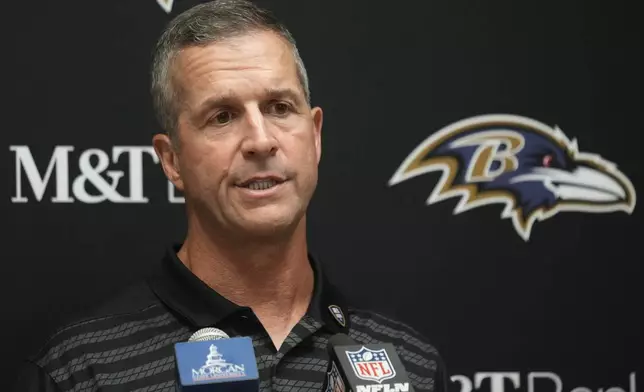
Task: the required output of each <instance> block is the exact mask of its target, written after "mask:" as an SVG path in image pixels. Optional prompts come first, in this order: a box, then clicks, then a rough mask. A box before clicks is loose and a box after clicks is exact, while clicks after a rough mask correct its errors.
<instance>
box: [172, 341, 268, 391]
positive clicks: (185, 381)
mask: <svg viewBox="0 0 644 392" xmlns="http://www.w3.org/2000/svg"><path fill="white" fill-rule="evenodd" d="M174 350H175V360H176V371H177V384H178V387H179V391H181V392H189V391H191V392H206V391H221V392H224V391H225V392H233V391H234V392H256V391H258V390H259V374H258V371H257V363H256V362H255V350H254V349H253V342H252V340H251V339H250V338H248V337H240V338H230V337H228V335H227V334H226V333H225V332H224V331H222V330H220V329H217V328H204V329H201V330H199V331H197V332H195V333H194V334H193V335H192V336H191V337H190V339H189V340H188V342H182V343H176V344H175V346H174Z"/></svg>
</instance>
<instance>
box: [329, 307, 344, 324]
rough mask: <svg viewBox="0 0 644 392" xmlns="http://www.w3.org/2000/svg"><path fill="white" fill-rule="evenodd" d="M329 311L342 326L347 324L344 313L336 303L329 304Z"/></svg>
mask: <svg viewBox="0 0 644 392" xmlns="http://www.w3.org/2000/svg"><path fill="white" fill-rule="evenodd" d="M329 311H330V312H331V315H332V316H333V318H334V319H335V321H337V322H338V324H340V325H341V326H343V327H346V326H347V321H346V319H345V318H344V313H343V312H342V309H341V308H340V307H339V306H338V305H331V306H329Z"/></svg>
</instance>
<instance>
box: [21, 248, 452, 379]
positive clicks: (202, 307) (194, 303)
mask: <svg viewBox="0 0 644 392" xmlns="http://www.w3.org/2000/svg"><path fill="white" fill-rule="evenodd" d="M178 248H179V246H178V245H177V246H175V247H173V248H170V249H168V251H167V254H166V256H165V257H164V258H163V260H162V261H161V263H160V265H159V266H158V268H157V269H156V270H155V271H153V272H152V274H151V276H150V277H149V278H148V279H146V280H145V281H143V282H141V283H140V284H138V285H135V286H133V287H130V288H129V289H127V290H125V291H124V292H123V293H121V294H120V295H119V296H118V297H116V298H113V299H111V300H110V301H108V302H107V303H105V304H104V305H103V306H101V307H100V308H99V309H97V310H96V311H95V312H94V313H93V314H92V315H89V316H87V317H85V318H83V319H82V320H80V321H77V322H74V323H71V324H69V325H66V326H64V327H62V328H60V329H59V330H58V331H56V332H55V333H54V334H53V336H52V337H51V338H50V339H49V340H48V341H47V343H46V344H45V345H44V347H43V348H42V349H41V350H40V351H39V352H38V353H37V355H35V356H34V357H32V358H30V359H29V360H28V361H27V363H26V365H25V367H24V371H23V373H22V376H21V377H20V379H19V380H18V383H17V385H16V386H15V389H14V390H15V391H16V392H18V391H20V392H32V391H33V392H35V391H39V392H52V391H56V392H64V391H102V392H117V391H119V392H120V391H137V392H153V391H154V392H162V391H164V392H165V391H167V392H170V391H175V390H176V381H175V368H174V367H175V362H174V344H175V343H177V342H183V341H187V340H188V338H189V337H190V335H191V334H192V333H193V332H195V331H196V330H198V329H200V328H204V327H216V328H219V329H221V330H223V331H225V332H226V333H227V334H228V335H229V336H231V337H235V336H249V337H251V338H252V340H253V346H254V349H255V355H256V359H257V366H258V370H259V376H260V379H261V380H260V390H262V391H320V390H321V389H322V386H323V384H324V380H325V376H326V371H327V366H328V355H327V352H326V346H327V341H328V338H329V337H331V336H332V335H334V334H336V333H338V332H342V333H346V334H348V335H349V336H350V337H351V338H353V339H354V340H355V341H357V342H359V343H363V344H369V343H381V342H390V343H393V344H394V345H395V347H396V349H397V352H398V354H399V356H400V358H401V360H402V362H403V364H404V366H405V368H406V370H407V373H408V375H409V378H410V379H411V381H412V384H413V385H414V388H415V389H416V390H417V391H436V392H445V391H446V383H447V380H446V373H445V369H444V367H443V364H442V361H441V358H440V357H439V354H438V352H437V351H436V349H435V348H434V347H433V346H432V345H430V344H429V343H428V342H427V341H426V340H425V339H423V338H422V337H421V336H420V335H419V334H418V333H417V332H415V331H414V330H413V329H411V328H410V327H408V326H406V325H404V324H402V323H400V322H396V321H393V320H391V319H388V318H386V317H383V316H381V315H379V314H377V313H374V312H370V311H365V310H357V309H354V308H352V307H350V306H348V304H347V303H346V302H345V301H344V299H343V298H342V296H341V295H340V293H339V291H338V290H337V289H336V288H334V287H333V286H332V285H331V284H330V282H329V281H328V280H327V279H326V278H325V276H324V274H323V272H322V266H321V263H319V262H318V261H316V260H315V259H314V258H313V257H310V261H311V264H312V267H313V270H314V277H315V283H314V292H313V296H312V299H311V304H310V306H309V309H308V311H307V313H306V314H305V316H304V317H303V318H302V319H301V320H300V321H299V323H298V324H297V325H296V326H295V327H294V328H293V330H292V331H291V332H290V334H289V335H288V337H287V338H286V340H285V341H284V343H283V344H282V346H281V347H280V349H279V350H278V351H277V350H276V349H275V346H274V344H273V342H272V341H271V339H270V337H269V336H268V334H267V333H266V331H265V329H264V327H263V326H262V325H261V323H260V322H259V320H258V319H257V317H256V316H255V314H254V313H253V311H252V310H251V309H250V308H248V307H242V306H238V305H236V304H234V303H232V302H230V301H228V300H227V299H226V298H224V297H222V296H221V295H219V294H217V293H216V292H215V291H214V290H212V289H211V288H210V287H208V286H207V285H206V284H205V283H204V282H203V281H201V280H200V279H199V278H197V277H196V276H195V275H194V274H192V272H191V271H190V270H189V269H188V268H187V267H186V266H185V265H184V264H183V263H182V262H181V261H180V260H179V259H178V258H177V256H176V251H177V250H178Z"/></svg>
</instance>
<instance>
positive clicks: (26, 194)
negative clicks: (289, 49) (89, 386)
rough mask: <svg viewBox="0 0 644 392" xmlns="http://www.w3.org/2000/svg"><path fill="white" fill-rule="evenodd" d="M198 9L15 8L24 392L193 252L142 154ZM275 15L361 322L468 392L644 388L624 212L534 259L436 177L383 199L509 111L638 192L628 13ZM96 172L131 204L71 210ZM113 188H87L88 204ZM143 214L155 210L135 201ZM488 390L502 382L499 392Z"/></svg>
mask: <svg viewBox="0 0 644 392" xmlns="http://www.w3.org/2000/svg"><path fill="white" fill-rule="evenodd" d="M195 3H196V1H195V2H187V1H179V0H176V1H175V4H174V6H173V10H172V12H171V13H170V14H168V13H166V12H164V11H163V10H162V8H161V7H160V6H159V5H158V4H157V3H156V2H155V1H154V0H137V1H101V2H90V1H81V0H67V1H64V2H51V1H45V0H33V1H28V2H14V3H13V4H6V5H3V8H4V9H3V16H4V18H3V19H4V20H5V21H4V22H3V28H4V29H6V30H7V31H6V34H4V35H3V36H4V39H5V40H6V44H5V48H4V50H3V55H2V58H3V60H4V61H3V63H5V65H8V67H9V70H8V72H7V71H5V72H7V73H6V75H5V76H7V81H6V83H8V84H9V85H10V86H11V87H10V88H9V89H8V90H6V89H5V90H4V91H5V98H8V101H9V102H10V105H9V107H6V109H5V110H6V112H5V113H3V117H4V119H5V121H3V124H4V127H3V132H2V135H3V137H2V144H3V145H4V146H1V148H0V160H1V162H3V166H2V168H3V170H2V176H3V177H4V179H3V181H0V183H1V186H2V188H1V189H0V195H2V197H1V201H0V206H1V207H0V208H1V214H2V215H1V216H2V220H1V222H2V229H3V233H4V235H3V238H4V263H3V264H2V285H0V287H1V288H2V305H3V306H2V307H3V312H2V314H3V317H4V321H5V322H4V323H3V330H2V332H3V336H4V338H5V340H6V341H7V342H6V343H5V344H4V347H5V349H4V353H3V355H2V358H3V359H2V361H3V366H2V369H3V372H4V373H5V376H6V377H7V378H9V379H12V378H13V376H14V373H15V370H16V366H17V365H18V361H19V359H20V358H21V357H22V356H23V355H26V353H28V352H29V351H31V350H33V349H35V348H37V347H38V346H40V345H41V344H42V343H43V341H44V339H45V338H46V337H47V334H48V333H49V332H51V330H52V328H54V327H55V326H56V325H58V324H59V323H60V322H61V321H62V320H64V319H66V318H67V317H69V316H70V315H72V314H75V313H78V312H82V311H83V310H84V309H86V308H87V307H90V306H92V305H93V304H95V303H96V302H97V301H98V300H99V299H101V298H103V297H105V296H106V295H109V294H110V293H113V292H114V291H116V290H118V289H119V288H121V287H123V286H124V285H126V284H128V283H129V282H131V281H132V280H134V279H136V278H137V276H139V275H140V274H141V273H143V272H144V271H145V270H146V268H147V267H148V266H149V265H150V264H151V263H153V262H156V260H157V259H158V258H159V257H160V256H161V254H162V252H163V246H164V245H165V244H167V243H168V242H169V241H175V240H180V239H181V238H182V236H183V234H184V229H185V225H184V221H183V219H184V217H183V212H182V208H183V206H182V204H180V203H176V202H172V201H171V200H170V198H169V191H168V187H167V182H166V181H165V178H164V177H163V175H162V172H161V170H160V167H159V165H158V164H157V163H155V161H154V160H153V158H152V155H150V154H148V153H147V152H145V151H144V152H142V153H140V152H137V151H141V149H145V148H149V146H150V138H151V135H152V134H153V133H155V132H157V130H158V128H157V125H156V123H155V121H154V119H153V116H152V112H151V105H150V99H149V96H148V75H147V72H148V65H149V58H150V49H151V46H152V44H153V42H154V40H155V39H156V37H157V36H158V34H159V32H160V30H161V29H162V26H163V25H164V23H166V22H167V21H168V20H169V19H170V17H171V16H172V15H174V14H176V13H177V12H179V11H181V10H183V9H185V8H187V7H188V6H190V5H192V4H195ZM261 4H264V5H267V6H269V7H270V8H271V9H272V10H274V11H275V12H276V13H277V14H278V15H279V16H280V17H281V18H282V19H283V20H284V21H285V22H286V23H287V25H288V26H289V27H290V29H291V30H292V32H293V33H294V35H295V37H296V39H297V40H298V44H299V46H300V51H301V53H302V55H303V58H304V61H305V63H306V65H307V68H308V71H309V75H310V78H311V87H312V98H313V101H314V103H315V104H316V105H320V106H322V107H323V109H324V110H325V124H324V129H323V159H322V164H321V168H320V185H319V187H318V191H317V193H316V195H315V197H314V200H313V203H312V206H311V210H310V214H309V217H310V218H309V226H310V243H311V246H312V248H313V250H314V251H315V252H316V253H318V254H319V255H320V256H321V258H322V259H323V261H324V262H325V263H326V264H327V265H328V269H329V271H330V274H331V275H332V277H333V278H334V279H335V280H336V281H337V282H338V284H339V285H340V286H342V287H344V288H345V289H346V290H347V291H348V293H349V294H350V296H351V298H352V299H353V301H354V302H355V303H357V304H359V305H363V306H368V307H371V308H374V309H376V310H379V311H381V312H383V313H385V314H389V315H391V316H395V317H398V318H399V319H402V320H403V321H406V322H408V323H409V324H411V325H413V326H415V327H416V328H417V329H418V330H420V331H421V332H423V333H424V334H426V335H427V336H428V337H429V338H430V340H431V341H432V342H433V344H434V345H436V346H437V347H438V348H439V349H440V351H441V352H442V354H443V356H444V357H445V359H446V361H447V364H448V367H449V371H450V374H451V375H453V376H454V379H455V380H456V381H455V382H454V383H453V384H452V387H453V388H454V391H461V390H462V391H463V392H469V391H470V390H476V389H477V388H478V389H480V390H482V391H486V392H487V391H491V392H502V391H501V388H503V387H505V389H506V390H513V389H514V388H515V387H517V388H518V389H519V390H522V391H529V385H528V379H529V377H530V374H532V377H534V376H535V372H541V373H547V374H548V375H549V377H550V378H547V377H546V376H545V375H544V374H541V375H539V374H536V376H537V380H538V381H536V383H535V385H536V389H535V390H537V391H552V392H563V391H566V392H568V391H572V389H573V388H575V387H579V386H582V387H587V388H589V390H590V391H599V390H600V389H603V391H604V392H619V391H617V390H615V389H613V390H611V391H607V389H608V388H610V387H620V388H622V389H624V391H627V392H635V389H636V388H632V385H633V383H632V380H635V379H636V378H637V377H640V379H637V381H639V384H640V385H641V383H642V382H643V381H641V375H642V372H643V371H644V366H643V364H644V360H642V354H641V352H642V349H643V348H644V337H643V336H642V331H643V330H644V323H643V316H642V314H643V313H644V312H643V309H644V306H643V303H644V300H643V299H642V298H644V295H643V294H644V289H643V288H642V283H641V281H642V272H643V268H642V261H643V260H642V259H643V257H642V251H641V240H642V238H643V235H642V234H643V229H644V221H643V219H642V212H641V209H640V208H639V206H637V205H636V206H635V208H634V211H633V212H632V214H628V213H625V212H612V213H601V214H594V213H584V212H561V213H559V214H557V215H555V216H554V217H552V218H550V219H548V220H545V221H543V222H537V223H536V224H535V225H534V227H533V230H532V233H531V236H530V238H529V240H528V241H525V240H524V239H522V238H521V237H520V236H519V235H517V232H516V231H515V230H514V228H513V226H512V223H511V222H510V221H509V220H507V219H501V218H500V214H501V211H502V209H503V208H502V206H501V205H498V204H497V205H490V206H484V207H481V208H476V209H472V210H470V211H467V212H464V213H462V214H457V215H455V214H454V213H453V210H454V207H455V206H456V205H457V202H458V198H452V199H448V200H445V201H442V202H440V203H437V204H433V205H430V206H427V205H426V204H425V200H426V199H427V197H428V196H429V194H430V193H431V191H432V190H433V189H434V187H435V185H436V183H437V181H438V180H439V178H440V176H439V174H438V173H429V174H426V175H423V176H419V177H416V178H414V179H410V180H408V181H406V182H404V183H401V184H399V185H396V186H393V187H390V186H389V185H388V181H389V179H390V178H391V176H392V175H393V174H394V172H395V171H396V169H397V168H398V167H399V165H400V164H401V163H402V161H403V160H404V159H405V158H406V157H407V155H408V154H409V153H410V152H411V151H412V150H413V149H414V148H415V147H416V146H417V145H418V144H419V143H421V142H422V141H423V140H424V139H425V138H426V137H428V136H430V135H432V134H433V133H435V132H437V131H438V130H439V129H441V128H443V127H444V126H446V125H448V124H451V123H453V122H455V121H458V120H462V119H465V118H469V117H472V116H475V115H484V114H490V113H507V114H514V115H518V116H525V117H529V118H532V119H535V120H537V121H540V122H543V123H544V124H546V125H548V126H555V125H556V126H559V127H561V129H562V130H563V131H564V132H565V133H566V135H568V136H569V137H570V138H573V137H574V138H577V139H578V142H579V148H580V150H582V151H588V152H592V153H596V154H599V155H601V156H602V157H605V158H606V159H608V160H609V161H611V162H614V163H616V164H617V165H618V168H619V169H620V170H621V171H622V172H623V173H624V175H625V176H627V177H628V178H629V179H630V181H631V182H632V184H633V186H634V189H635V191H638V190H641V189H642V187H643V186H644V170H643V168H644V158H642V155H641V154H640V151H641V148H642V145H643V144H642V141H641V140H642V132H643V131H644V129H643V127H642V121H641V113H642V108H643V106H642V105H643V104H644V99H643V95H644V84H643V83H642V70H643V69H644V63H643V61H642V56H641V55H642V51H643V48H644V46H643V45H642V44H643V40H642V37H643V36H644V34H643V33H644V31H643V30H644V29H643V28H642V23H641V13H639V11H638V10H637V9H636V6H635V4H636V3H635V2H632V3H627V2H619V1H613V2H600V1H585V2H572V1H559V2H551V3H544V2H504V3H500V2H474V1H471V2H454V1H450V2H438V1H423V2H421V1H412V0H398V1H396V2H389V1H386V2H381V3H378V2H374V1H369V0H353V1H346V0H344V1H339V0H336V1H331V0H325V1H318V0H315V1H312V0H307V1H277V0H275V1H270V2H269V1H263V2H261ZM627 4H628V5H627ZM65 146H68V147H65ZM119 148H120V149H121V150H122V151H124V152H121V155H120V157H119V159H118V160H113V155H114V151H115V150H116V151H118V150H119ZM90 149H96V150H90ZM137 149H138V150H137ZM86 150H90V152H89V153H85V155H84V157H85V158H82V156H83V152H84V151H86ZM88 154H89V155H93V156H94V157H93V158H89V161H88V162H86V163H85V166H83V164H82V163H80V162H81V161H82V160H83V159H86V158H87V157H88V156H89V155H88ZM52 156H53V157H54V159H53V160H52ZM137 157H141V159H142V160H141V161H140V162H141V165H140V167H139V166H137V165H136V159H137ZM128 158H129V159H128ZM66 159H67V160H66ZM100 159H105V160H106V164H107V165H108V167H107V168H106V171H103V172H102V173H101V175H102V176H103V177H102V178H103V179H105V181H110V180H109V178H108V177H107V175H106V174H107V171H110V170H111V171H121V172H123V174H124V176H123V178H122V179H121V180H120V182H119V186H118V188H117V191H118V192H119V194H121V195H125V196H130V199H131V200H130V202H119V200H117V199H116V198H115V196H116V195H117V194H116V193H113V194H110V192H109V190H105V189H103V191H102V192H99V191H100V189H94V190H93V192H94V193H93V194H94V195H98V196H101V195H103V196H104V197H103V200H102V201H101V200H99V201H101V202H95V203H88V202H87V201H88V199H87V198H83V195H82V194H79V193H78V192H74V185H73V184H74V180H76V179H78V177H79V176H81V175H87V174H88V172H87V168H88V167H87V164H88V163H89V165H90V166H92V167H96V165H97V163H100V162H98V160H100ZM108 161H109V164H108V163H107V162H108ZM30 162H33V163H34V167H32V168H31V172H32V177H31V178H28V174H27V173H26V172H27V171H29V170H30V167H29V163H30ZM50 162H53V163H55V165H52V166H51V169H52V170H51V176H50V177H49V178H46V177H45V174H46V173H47V169H48V165H49V164H50ZM79 165H80V166H79ZM36 170H37V171H38V174H39V175H40V177H41V180H42V178H43V177H44V180H42V181H43V182H42V184H40V186H41V188H42V191H43V193H42V195H40V196H42V197H41V198H40V200H38V197H37V196H39V194H38V190H39V189H38V188H39V184H38V178H36V177H34V175H33V174H34V173H35V171H36ZM100 171H101V170H99V172H100ZM89 175H90V177H91V173H89ZM81 180H82V178H81ZM91 180H93V181H94V182H91ZM99 180H100V179H98V180H97V179H96V178H94V177H91V178H90V182H89V183H87V184H85V185H87V187H86V188H83V184H82V183H79V184H78V185H77V186H78V187H79V190H83V189H87V190H88V191H89V192H90V193H91V192H92V185H91V184H97V183H98V182H97V181H99ZM30 181H31V182H30ZM66 181H67V182H66ZM130 181H132V186H130ZM98 184H99V186H100V183H98ZM139 191H140V192H143V193H142V194H140V195H139V194H138V193H137V192H139ZM106 195H107V196H110V197H107V196H106ZM142 196H145V197H147V198H148V200H147V202H131V201H132V200H135V201H136V199H137V197H138V198H139V199H140V198H141V197H142ZM176 196H180V195H176ZM52 198H56V199H55V200H52ZM66 198H67V199H74V201H73V202H60V201H61V200H64V199H66ZM83 200H85V202H84V201H83ZM121 201H123V200H121ZM477 373H478V376H475V375H476V374H477ZM482 373H495V374H497V375H496V376H494V377H497V378H498V377H501V375H500V373H507V374H506V376H507V377H506V379H505V382H503V383H500V384H499V385H493V384H494V383H491V378H490V377H491V376H490V375H489V374H487V375H486V374H482ZM477 377H478V378H480V380H478V382H477V380H476V379H477ZM512 377H517V378H518V379H517V380H516V381H514V384H513V381H511V379H512ZM539 377H541V378H539ZM629 377H630V378H629ZM556 378H558V379H559V380H560V381H561V382H562V385H561V389H559V388H558V387H557V384H556V382H554V381H553V379H556ZM481 380H482V382H481ZM469 382H471V383H472V384H471V385H468V383H469ZM640 389H641V386H640ZM585 391H587V390H585V389H584V390H577V391H576V392H585Z"/></svg>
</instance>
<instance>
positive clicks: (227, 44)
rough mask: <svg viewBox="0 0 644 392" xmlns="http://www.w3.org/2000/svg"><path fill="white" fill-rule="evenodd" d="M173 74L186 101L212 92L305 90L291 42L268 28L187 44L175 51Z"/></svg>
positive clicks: (228, 93)
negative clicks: (177, 51) (206, 42)
mask: <svg viewBox="0 0 644 392" xmlns="http://www.w3.org/2000/svg"><path fill="white" fill-rule="evenodd" d="M172 74H173V85H174V86H175V88H176V89H177V90H178V91H177V92H180V93H181V96H182V99H183V100H184V101H187V102H185V103H192V104H196V103H198V101H200V100H202V99H206V98H207V96H209V95H212V94H217V95H221V94H227V95H230V94H231V93H232V94H237V95H239V96H240V97H242V96H249V97H250V96H252V95H253V94H257V93H259V92H261V91H265V90H267V89H294V90H297V91H299V92H300V93H301V94H303V93H304V92H303V89H302V87H301V85H300V80H299V78H298V72H297V65H296V61H295V56H294V55H293V51H292V48H291V46H290V45H289V43H288V42H287V41H286V40H284V39H283V38H281V37H280V36H278V35H277V34H275V33H273V32H268V31H259V32H253V33H248V34H243V35H237V36H234V37H229V38H226V39H222V40H220V41H217V42H213V43H209V44H206V45H200V46H189V47H186V48H184V49H182V50H181V51H180V52H179V53H178V54H177V55H176V57H175V60H174V64H173V72H172Z"/></svg>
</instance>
